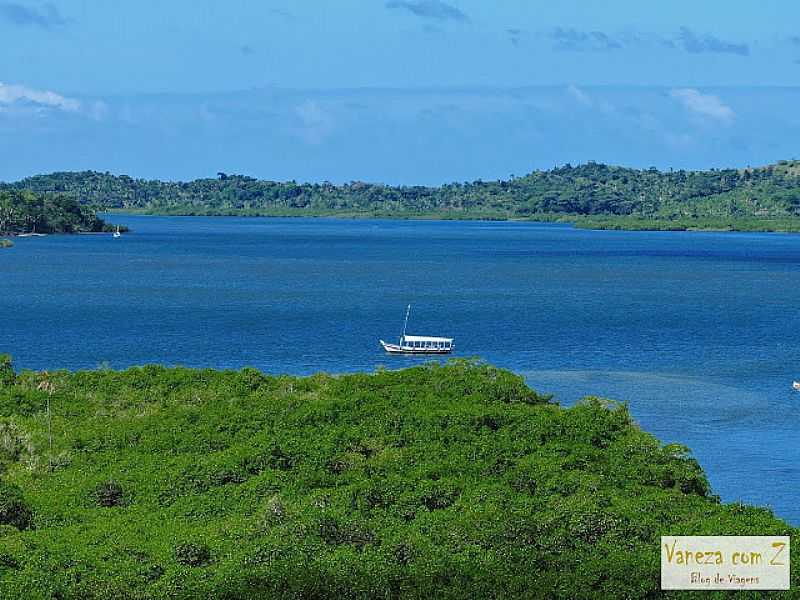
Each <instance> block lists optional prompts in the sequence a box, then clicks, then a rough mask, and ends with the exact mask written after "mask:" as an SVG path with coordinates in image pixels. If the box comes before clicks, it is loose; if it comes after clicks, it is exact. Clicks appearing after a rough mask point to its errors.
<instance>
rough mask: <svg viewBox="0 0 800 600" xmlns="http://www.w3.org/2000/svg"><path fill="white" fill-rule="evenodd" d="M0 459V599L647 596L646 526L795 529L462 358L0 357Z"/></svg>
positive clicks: (600, 408) (603, 409) (651, 548)
mask: <svg viewBox="0 0 800 600" xmlns="http://www.w3.org/2000/svg"><path fill="white" fill-rule="evenodd" d="M48 403H49V405H50V411H51V412H50V414H51V416H52V423H51V424H50V427H48V417H47V415H48V413H47V410H46V407H47V405H48ZM48 429H49V430H50V431H52V445H51V442H50V441H49V439H48ZM0 465H2V467H1V468H0V473H2V475H1V477H2V480H3V483H2V487H0V519H4V521H3V522H4V523H5V524H3V525H0V597H3V598H55V597H57V598H115V599H116V598H167V597H170V598H229V599H232V598H258V597H270V598H271V597H275V598H283V597H297V598H400V597H403V598H405V597H408V598H426V599H430V598H482V597H491V598H498V597H505V598H518V597H519V598H525V597H542V598H544V597H548V598H586V597H598V598H608V597H627V598H642V597H655V596H659V595H660V592H659V591H658V588H659V536H660V535H661V534H758V535H765V534H790V535H793V536H795V535H796V534H797V531H796V530H793V529H792V528H790V527H789V526H787V525H786V524H785V523H783V522H781V521H780V520H778V519H776V518H775V517H774V516H773V515H772V514H771V513H770V512H769V511H768V510H765V509H759V508H751V507H747V506H743V505H738V504H735V505H723V504H720V503H719V501H718V500H717V499H716V498H715V497H714V496H713V495H711V494H710V492H709V488H708V483H707V481H706V478H705V476H704V475H703V472H702V470H701V469H700V467H699V466H698V464H697V463H696V461H694V460H693V459H691V458H690V457H689V456H688V452H687V449H686V448H683V447H681V446H677V445H668V446H663V445H661V444H660V443H659V442H658V441H657V440H656V439H655V438H653V437H652V436H650V435H648V434H647V433H644V432H642V431H640V430H639V429H638V428H637V427H636V426H635V425H634V424H633V423H632V422H631V419H630V417H629V414H628V411H627V409H626V408H625V407H624V406H618V405H615V404H613V403H609V402H606V401H601V400H598V399H587V400H586V401H584V402H583V403H581V404H579V405H578V406H575V407H573V408H569V409H563V408H561V407H559V406H557V405H555V404H553V403H551V402H550V401H549V399H548V398H547V397H544V396H541V395H538V394H536V393H535V392H533V391H531V390H530V389H528V388H527V387H526V386H525V384H524V382H523V380H522V379H521V378H520V377H518V376H515V375H513V374H511V373H509V372H507V371H502V370H498V369H495V368H492V367H490V366H486V365H482V364H474V363H467V362H462V361H456V362H451V363H448V364H447V365H444V366H441V365H435V364H432V365H429V366H425V367H416V368H411V369H407V370H403V371H395V372H389V371H379V372H377V373H375V374H371V375H368V374H353V375H343V376H336V377H334V376H330V375H325V374H318V375H315V376H312V377H306V378H296V377H288V376H277V377H274V376H266V375H264V374H262V373H260V372H258V371H256V370H254V369H243V370H241V371H238V372H233V371H223V372H220V371H213V370H190V369H183V368H175V369H167V368H162V367H156V366H149V367H144V368H134V369H129V370H127V371H124V372H112V371H95V372H78V373H67V372H57V373H33V372H23V373H21V374H19V375H15V374H14V372H13V370H11V369H10V365H9V361H8V360H7V358H4V357H0ZM4 507H10V508H4ZM4 510H5V512H3V511H4ZM3 515H11V517H9V516H3ZM794 555H795V557H796V556H797V553H794ZM792 573H793V577H794V579H793V584H794V586H797V585H798V583H800V581H798V575H800V564H798V561H797V560H796V559H795V560H794V561H793V569H792ZM787 596H788V594H787Z"/></svg>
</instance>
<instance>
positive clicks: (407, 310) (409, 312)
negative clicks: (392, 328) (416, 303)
mask: <svg viewBox="0 0 800 600" xmlns="http://www.w3.org/2000/svg"><path fill="white" fill-rule="evenodd" d="M410 314H411V305H410V304H409V305H408V308H407V309H406V320H405V323H403V335H401V336H400V345H401V346H402V345H403V340H405V339H406V327H408V315H410Z"/></svg>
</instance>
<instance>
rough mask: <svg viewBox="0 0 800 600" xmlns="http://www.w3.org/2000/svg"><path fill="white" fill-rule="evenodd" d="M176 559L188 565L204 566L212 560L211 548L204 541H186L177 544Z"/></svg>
mask: <svg viewBox="0 0 800 600" xmlns="http://www.w3.org/2000/svg"><path fill="white" fill-rule="evenodd" d="M175 560H176V561H177V562H179V563H180V564H182V565H186V566H187V567H202V566H205V565H207V564H209V563H210V562H211V550H209V548H208V546H206V545H205V544H202V543H195V542H184V543H182V544H178V545H177V546H175Z"/></svg>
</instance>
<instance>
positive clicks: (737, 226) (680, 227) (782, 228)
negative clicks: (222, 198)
mask: <svg viewBox="0 0 800 600" xmlns="http://www.w3.org/2000/svg"><path fill="white" fill-rule="evenodd" d="M100 212H103V213H107V214H117V215H131V216H136V217H216V218H225V217H235V218H264V219H302V218H306V219H351V220H364V221H369V220H387V221H442V222H445V221H478V222H482V223H504V222H510V223H542V224H561V225H568V226H571V227H574V228H576V229H586V230H591V231H652V232H670V231H671V232H688V233H693V232H707V233H800V219H796V220H795V219H763V220H758V219H740V220H727V219H721V220H720V221H719V222H715V221H709V220H701V219H697V220H694V219H688V220H670V219H652V220H646V219H642V220H639V219H638V218H631V217H611V218H607V217H604V216H602V215H598V216H597V217H587V216H583V215H556V214H537V215H532V216H530V217H520V216H502V215H496V216H495V215H441V214H430V213H429V214H396V213H395V214H391V213H390V214H380V213H377V214H367V213H346V212H342V213H327V212H316V213H315V212H309V213H299V212H298V213H285V212H269V211H264V212H245V211H242V212H218V213H213V212H212V213H199V212H198V213H188V212H187V213H169V212H158V211H139V210H136V209H133V210H124V209H112V210H104V211H100Z"/></svg>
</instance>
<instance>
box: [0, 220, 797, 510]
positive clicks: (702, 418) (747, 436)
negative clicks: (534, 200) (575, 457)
mask: <svg viewBox="0 0 800 600" xmlns="http://www.w3.org/2000/svg"><path fill="white" fill-rule="evenodd" d="M110 220H112V221H113V222H115V223H117V222H118V223H121V224H123V225H127V226H128V227H130V228H131V230H132V233H130V234H126V235H123V236H122V237H121V238H119V239H113V238H112V237H111V236H110V235H86V236H48V237H46V238H18V239H17V240H15V246H14V248H12V249H8V250H3V251H0V352H9V353H11V354H12V355H13V357H14V361H15V366H16V367H17V368H28V369H50V370H53V369H59V368H66V369H87V368H88V369H92V368H97V367H98V366H101V365H107V366H110V367H111V368H115V369H121V368H125V367H128V366H131V365H140V364H147V363H161V364H167V365H185V366H191V367H214V368H233V369H238V368H241V367H243V366H254V367H257V368H259V369H262V370H264V371H266V372H269V373H292V374H307V373H313V372H317V371H327V372H332V373H336V372H343V371H356V370H373V369H375V368H376V367H379V366H383V367H386V368H400V367H404V366H409V365H412V364H418V363H420V362H424V361H425V360H426V359H422V358H419V357H390V356H387V355H386V354H384V353H383V351H382V350H381V348H380V346H379V345H378V338H383V339H385V340H387V341H393V340H395V339H396V338H397V336H398V335H399V333H400V330H401V328H402V321H403V316H404V311H405V307H406V305H407V304H409V303H411V304H412V305H413V308H412V313H411V322H410V326H409V333H416V334H423V335H444V336H453V337H455V338H456V352H455V353H454V355H455V356H459V357H479V358H481V359H484V360H486V361H489V362H491V363H492V364H495V365H497V366H500V367H505V368H509V369H512V370H514V371H516V372H518V373H520V374H522V375H523V376H524V377H525V378H526V380H527V381H528V383H529V384H530V385H531V386H532V387H534V388H535V389H537V390H539V391H541V392H550V393H554V394H555V395H556V399H557V400H558V401H559V402H561V403H562V404H564V405H571V404H573V403H575V402H576V401H578V400H579V399H580V398H581V397H583V396H585V395H599V396H605V397H609V398H613V399H617V400H620V401H626V402H628V403H629V406H630V410H631V413H632V415H633V416H634V418H635V419H636V421H637V422H638V423H639V424H640V425H641V427H642V428H643V429H645V430H647V431H649V432H651V433H653V434H655V435H656V436H657V437H659V438H660V439H661V440H662V441H664V442H677V443H681V444H685V445H687V446H689V447H690V448H691V449H692V451H693V453H694V456H695V457H696V458H697V459H698V460H699V462H700V464H701V465H702V467H703V468H704V469H705V470H706V473H707V474H708V475H709V479H710V481H711V483H712V487H713V489H714V491H715V493H718V494H720V495H721V497H722V499H723V500H724V501H737V500H741V501H743V502H747V503H752V504H757V505H762V506H768V507H770V508H772V509H773V510H774V511H775V512H776V514H778V515H779V516H781V517H783V518H785V519H787V520H788V521H790V522H792V523H794V524H795V525H800V483H798V482H800V433H799V431H800V394H798V393H797V392H794V391H793V390H792V389H791V382H792V380H793V379H794V378H800V344H798V342H797V341H796V340H795V336H794V332H796V331H798V330H800V315H799V314H798V310H797V307H798V306H800V236H797V235H785V234H757V233H746V234H745V233H683V232H610V231H585V230H578V229H574V228H572V227H570V226H567V225H553V224H536V223H513V222H511V223H494V222H455V221H453V222H447V221H381V220H339V219H267V218H233V217H225V218H213V217H207V218H204V217H142V216H129V215H113V216H112V217H111V219H110Z"/></svg>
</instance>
